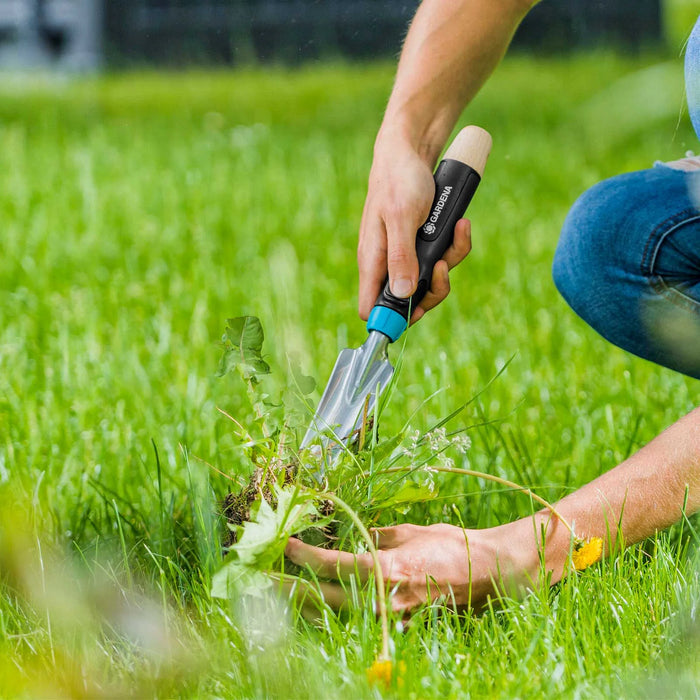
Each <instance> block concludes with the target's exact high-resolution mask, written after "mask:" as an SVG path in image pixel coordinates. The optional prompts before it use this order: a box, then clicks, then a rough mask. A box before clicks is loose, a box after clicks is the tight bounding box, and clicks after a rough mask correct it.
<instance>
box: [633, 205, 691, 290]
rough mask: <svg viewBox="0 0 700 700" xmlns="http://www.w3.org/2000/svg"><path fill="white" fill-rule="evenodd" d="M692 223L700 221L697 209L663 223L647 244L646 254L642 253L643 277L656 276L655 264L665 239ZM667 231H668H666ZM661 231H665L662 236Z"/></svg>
mask: <svg viewBox="0 0 700 700" xmlns="http://www.w3.org/2000/svg"><path fill="white" fill-rule="evenodd" d="M692 221H700V214H699V213H698V210H697V209H694V208H693V209H684V210H683V211H681V212H678V213H677V214H674V215H673V216H671V217H669V218H668V219H666V220H665V221H663V222H661V223H660V224H659V225H658V226H657V227H656V228H655V229H654V230H653V231H652V232H651V234H650V235H649V238H648V239H647V243H646V245H645V246H644V252H643V253H642V262H641V265H640V267H641V272H642V275H645V276H647V277H652V276H653V275H654V269H653V268H654V263H655V262H656V256H657V255H658V252H659V248H660V247H661V244H662V243H663V242H664V239H665V238H666V237H667V236H668V235H669V234H670V233H673V231H675V230H676V229H677V228H680V227H681V226H683V225H684V224H688V223H690V222H692ZM664 229H666V230H664ZM659 231H663V233H661V235H658V234H659Z"/></svg>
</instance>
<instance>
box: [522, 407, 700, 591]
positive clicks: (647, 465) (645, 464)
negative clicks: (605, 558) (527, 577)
mask: <svg viewBox="0 0 700 700" xmlns="http://www.w3.org/2000/svg"><path fill="white" fill-rule="evenodd" d="M555 507H556V509H557V510H558V511H559V512H560V513H561V515H562V516H563V517H564V518H566V519H567V520H568V521H569V522H570V523H571V524H572V525H573V528H574V531H575V532H576V535H577V536H578V537H583V538H589V537H600V538H602V540H603V542H604V548H605V551H606V552H610V551H611V550H612V549H614V548H615V547H616V546H617V545H618V544H619V545H622V544H624V545H630V544H634V543H635V542H639V541H640V540H643V539H644V538H646V537H649V536H651V535H653V534H654V533H655V532H657V531H659V530H663V529H665V528H667V527H669V526H671V525H672V524H673V523H675V522H677V521H678V520H680V518H681V517H682V514H683V512H685V513H686V514H687V515H690V514H692V513H695V512H697V511H698V510H700V408H696V409H695V410H694V411H692V412H691V413H689V414H688V415H687V416H685V417H684V418H682V419H681V420H679V421H678V422H676V423H674V424H673V425H672V426H671V427H670V428H668V429H667V430H665V431H664V432H663V433H661V435H659V436H658V437H656V438H655V439H654V440H652V441H651V442H650V443H649V444H648V445H646V446H645V447H643V448H642V449H641V450H639V452H637V453H636V454H634V455H632V456H631V457H630V458H629V459H627V460H625V461H624V462H622V463H621V464H619V465H618V466H617V467H615V468H614V469H612V470H611V471H609V472H607V473H606V474H603V475H602V476H600V477H598V478H597V479H595V480H594V481H592V482H590V483H589V484H586V485H585V486H583V487H582V488H580V489H578V490H577V491H576V492H574V493H572V494H571V495H569V496H567V497H566V498H563V499H562V500H561V501H559V502H558V503H557V504H556V506H555ZM684 509H685V511H684ZM543 527H544V528H545V530H546V536H545V560H546V566H547V569H549V570H551V571H552V575H553V578H554V580H555V581H556V580H559V579H560V578H561V576H562V574H563V572H564V569H565V566H566V563H567V557H568V552H569V541H570V535H569V532H568V531H567V530H566V528H565V527H563V526H562V525H561V524H560V523H557V522H556V519H552V518H550V516H549V514H547V513H545V512H541V513H538V514H537V515H536V516H535V518H534V519H533V518H525V519H523V520H521V521H518V528H519V533H520V536H521V537H523V538H528V539H529V541H530V549H532V545H533V542H537V543H541V539H542V538H541V532H542V528H543ZM528 530H529V533H530V534H529V535H528V534H527V531H528ZM620 536H622V540H623V542H618V539H619V537H620Z"/></svg>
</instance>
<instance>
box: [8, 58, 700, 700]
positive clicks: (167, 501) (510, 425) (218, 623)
mask: <svg viewBox="0 0 700 700" xmlns="http://www.w3.org/2000/svg"><path fill="white" fill-rule="evenodd" d="M664 60H665V59H664V58H663V57H659V56H642V57H638V58H636V59H632V58H620V57H615V56H613V55H610V54H591V55H583V56H578V57H575V58H570V59H561V60H552V59H531V58H527V57H522V56H520V57H519V56H515V57H512V58H509V59H507V60H506V61H505V63H504V64H503V65H502V67H501V68H500V69H499V71H498V73H497V74H496V76H495V77H494V79H493V80H492V81H491V82H490V83H489V85H488V86H487V88H486V89H485V90H484V91H483V93H482V94H481V95H480V96H479V97H478V98H477V100H476V101H475V102H474V104H473V105H472V106H471V107H470V108H469V109H468V111H467V113H466V114H465V116H464V117H463V120H462V122H461V123H462V124H467V123H476V124H479V125H481V126H484V127H485V128H487V129H489V131H491V133H492V134H493V138H494V149H493V154H492V158H491V160H490V162H489V164H488V166H487V170H486V174H485V178H484V181H483V183H482V185H481V187H480V190H479V192H478V193H477V196H476V198H475V200H474V203H473V205H472V206H471V208H470V218H471V219H472V221H473V245H474V250H473V253H472V254H471V255H470V257H469V258H468V260H467V261H466V262H465V263H464V264H463V265H462V266H461V267H460V268H459V269H458V270H456V271H455V272H454V273H453V276H452V288H453V292H452V294H451V296H450V297H449V299H448V300H447V301H446V302H445V303H444V304H443V305H442V306H440V307H439V308H438V309H436V310H435V311H433V312H431V313H430V314H429V315H428V316H427V317H426V318H425V319H424V320H423V321H421V323H420V324H418V325H417V326H416V327H415V329H413V330H412V331H411V332H410V334H409V335H408V340H407V344H406V347H405V353H404V356H403V367H402V370H401V376H400V379H399V381H398V383H397V386H396V391H395V394H394V397H393V399H392V402H391V404H390V405H389V406H388V408H387V409H386V411H385V413H384V416H383V420H382V426H381V432H382V434H383V435H387V436H389V435H392V434H393V433H394V432H396V431H397V430H398V429H399V428H400V427H401V426H402V425H403V423H404V421H405V420H406V419H407V417H408V416H409V415H410V414H411V413H413V412H414V411H416V415H415V417H414V418H413V419H412V425H413V426H414V427H415V428H417V429H425V428H427V427H428V426H430V425H431V424H433V423H434V422H435V421H436V420H438V419H440V418H441V417H443V416H445V415H447V414H448V413H450V411H452V410H453V409H454V408H456V407H457V406H459V405H460V404H462V403H464V402H465V401H466V400H468V399H469V398H470V397H472V396H474V395H475V394H476V393H477V392H478V391H480V390H481V389H482V388H483V387H484V386H485V385H486V384H487V383H488V382H489V380H491V379H492V378H493V377H494V375H495V374H496V373H497V372H498V371H499V370H500V369H501V368H502V367H503V365H504V363H506V362H507V361H508V360H509V359H510V358H511V357H512V358H513V359H512V361H511V362H510V364H509V365H508V367H507V368H506V370H505V372H503V373H502V374H501V375H500V376H499V377H498V378H497V379H496V380H495V381H494V382H493V383H492V384H491V385H490V386H489V387H488V388H487V389H486V391H485V392H484V393H483V394H481V395H480V396H479V397H478V399H477V400H476V401H475V402H474V403H472V404H471V405H470V406H469V407H468V408H467V409H466V410H465V411H464V412H463V413H462V414H461V415H460V416H458V417H457V418H455V419H454V421H453V423H452V424H451V425H452V427H454V428H455V429H457V428H460V427H465V426H472V425H477V424H482V423H488V424H487V425H482V426H481V427H473V428H471V429H470V430H469V435H470V436H471V439H472V447H471V449H470V450H469V452H468V453H467V455H466V456H465V457H464V458H463V460H464V465H465V466H470V467H471V468H473V469H478V470H482V471H487V472H491V473H494V474H498V475H500V476H503V477H506V478H510V479H512V480H515V481H519V482H520V483H522V484H524V485H526V486H529V487H531V488H533V489H534V490H535V491H536V492H538V493H540V494H541V495H542V496H544V497H545V498H548V499H550V500H555V499H557V498H558V497H560V496H562V495H563V494H565V493H567V492H569V491H570V490H572V489H575V488H576V487H577V486H579V485H581V484H583V483H585V482H587V481H589V480H591V479H592V478H594V477H595V476H597V475H599V474H600V473H602V472H604V471H606V470H608V469H610V468H611V467H613V466H614V465H615V464H617V463H618V462H619V461H621V460H622V459H624V458H625V457H626V456H627V455H628V454H630V452H631V451H633V450H635V449H636V448H638V447H640V446H641V445H643V444H645V443H646V442H648V441H649V440H650V439H651V438H652V437H653V436H654V435H656V434H658V433H659V432H660V431H661V430H663V429H664V428H665V427H667V426H668V425H670V424H671V423H672V422H673V421H675V420H676V419H677V418H679V417H680V416H682V415H684V414H685V413H686V412H688V411H689V410H690V409H691V408H693V407H694V406H696V405H698V401H699V397H700V391H699V390H700V386H699V385H698V383H697V382H694V381H692V380H689V379H686V378H684V377H682V376H679V375H677V374H674V373H673V372H670V371H667V370H664V369H661V368H659V367H656V366H653V365H651V364H649V363H646V362H644V361H642V360H639V359H636V358H634V357H631V356H630V355H627V354H625V353H624V352H622V351H620V350H618V349H616V348H613V347H611V346H610V345H608V344H607V343H606V342H605V341H603V340H602V339H601V338H600V337H598V336H597V335H596V333H595V332H594V331H592V330H591V329H589V328H588V327H587V326H586V325H585V324H584V323H583V322H582V321H580V320H579V319H577V318H576V316H575V315H574V314H573V313H572V312H571V311H570V310H569V309H568V308H567V306H566V304H565V302H564V301H563V300H562V299H561V298H559V297H558V295H557V292H556V290H555V288H554V285H553V283H552V280H551V275H550V266H551V261H552V256H553V253H554V249H555V246H556V242H557V236H558V232H559V229H560V227H561V224H562V222H563V219H564V217H565V215H566V212H567V210H568V207H569V206H570V205H571V203H572V202H573V201H574V200H575V199H576V197H577V196H578V195H579V194H580V193H581V192H583V191H584V190H585V189H586V188H587V187H589V186H591V185H592V184H594V183H595V182H597V181H599V180H601V179H603V178H605V177H609V176H611V175H614V174H616V173H618V172H623V171H628V170H634V169H640V168H646V167H649V166H650V165H651V163H652V162H653V161H654V160H656V159H662V160H663V159H673V158H678V157H681V156H682V155H683V154H684V153H685V151H687V150H688V149H693V148H698V143H697V139H696V137H695V135H694V134H693V132H692V129H691V127H690V124H689V122H688V119H687V114H686V112H685V110H684V109H683V93H682V82H681V81H682V63H681V61H680V59H676V60H673V61H670V62H664ZM392 72H393V68H392V66H390V65H388V64H382V65H358V66H353V67H344V66H319V67H309V68H305V69H303V70H300V71H297V72H286V71H284V70H281V69H279V70H266V71H262V70H250V71H240V72H233V73H229V72H218V73H186V74H172V75H163V74H127V75H115V76H107V77H103V78H99V79H76V80H67V81H58V82H57V81H49V82H43V81H41V80H39V79H22V78H16V79H10V78H7V79H5V80H4V81H3V82H2V83H1V84H0V158H1V160H2V165H1V167H0V226H1V235H2V238H1V240H2V246H1V252H0V503H2V506H1V507H0V576H1V577H2V579H1V580H2V582H1V583H0V586H1V588H0V595H1V598H0V696H2V697H12V696H22V697H44V696H52V697H55V696H61V697H95V696H109V697H114V696H125V695H126V696H129V695H130V696H134V697H217V698H218V697H221V698H257V697H260V698H262V697H285V698H286V697H294V698H297V697H299V698H304V697H309V698H318V697H329V698H330V697H339V698H357V697H377V696H379V695H380V689H378V688H376V687H374V688H372V687H370V686H369V685H368V683H367V680H366V675H365V669H366V668H367V667H368V666H370V665H371V663H372V661H373V659H374V658H375V656H376V654H377V651H378V648H379V643H380V629H379V625H378V623H377V621H376V620H375V619H374V616H373V614H372V613H371V612H369V607H368V605H367V604H366V603H365V604H363V603H362V595H361V592H360V591H356V597H357V599H358V603H359V605H358V607H357V608H355V609H354V610H352V611H349V612H347V613H345V614H343V615H341V616H335V615H332V614H331V613H330V612H328V613H327V614H326V615H325V616H324V618H323V621H322V623H321V624H319V625H311V624H309V623H307V622H305V621H304V620H303V619H301V618H300V617H299V616H298V615H297V614H296V612H295V609H294V606H293V605H289V604H283V603H274V602H272V601H270V600H267V599H252V600H238V601H233V602H231V603H226V602H222V601H219V600H215V599H212V598H211V597H210V595H209V589H210V585H211V577H212V574H213V572H214V571H215V570H216V569H217V568H218V567H219V566H220V563H221V553H220V546H219V543H220V539H221V531H222V523H221V522H220V518H219V517H218V515H217V501H218V500H219V499H221V498H223V496H224V495H225V494H226V492H227V490H228V488H229V486H230V485H231V482H230V481H229V480H228V479H227V478H226V476H225V475H231V476H233V477H234V478H244V477H245V476H246V475H247V473H248V471H249V469H250V467H249V465H248V463H247V462H246V460H245V459H244V457H243V453H242V451H241V449H240V447H239V445H238V443H237V441H236V440H235V439H234V435H233V429H232V428H233V426H232V424H231V422H230V421H229V420H228V419H227V418H226V417H225V416H223V415H222V414H221V413H220V412H219V411H217V407H219V408H221V409H224V410H225V411H226V412H228V413H229V414H231V415H233V416H235V417H236V418H237V419H238V420H239V421H240V422H242V423H244V424H246V425H251V426H253V429H257V428H255V426H254V416H253V414H252V412H251V409H250V406H249V404H248V402H247V399H246V392H245V388H244V387H243V386H242V385H239V384H238V383H236V381H235V380H234V379H233V378H231V377H225V378H217V377H216V376H215V375H216V368H217V363H218V360H219V356H220V354H221V349H220V347H219V341H220V338H221V334H222V331H223V329H224V325H225V320H226V318H227V317H230V316H238V315H243V314H253V315H256V316H258V317H259V318H260V319H261V320H262V323H263V325H264V327H265V331H266V344H265V348H266V354H267V358H266V359H267V360H268V362H269V364H270V365H271V366H272V368H273V374H272V375H271V377H270V378H269V379H268V380H266V381H268V386H269V387H270V392H271V393H273V394H274V393H275V391H277V390H278V389H279V388H280V387H282V386H284V384H285V382H286V381H287V377H288V375H289V372H290V369H289V367H290V364H295V363H298V364H299V365H300V366H301V369H302V370H303V371H304V373H305V374H309V375H312V376H313V377H315V378H316V379H317V382H318V384H319V385H320V388H322V386H323V384H324V383H325V381H326V379H327V377H328V374H329V372H330V370H331V367H332V365H333V361H334V359H335V357H336V355H337V353H338V352H339V350H340V349H342V348H343V347H347V346H357V345H358V344H359V343H361V342H362V341H363V339H364V327H363V324H362V323H361V322H360V321H359V319H358V317H357V312H356V265H355V246H356V235H357V227H358V223H359V219H360V214H361V210H362V204H363V198H364V193H365V183H366V177H367V172H368V169H369V165H370V161H371V153H372V142H373V138H374V134H375V132H376V129H377V127H378V124H379V121H380V118H381V113H382V109H383V106H384V104H385V101H386V97H387V94H388V91H389V89H390V86H391V81H392ZM651 96H653V98H652V97H651ZM392 350H393V355H392V356H393V357H394V358H395V357H396V354H397V351H398V349H392ZM436 392H437V393H436ZM434 394H435V396H433V395H434ZM429 397H432V398H430V399H429ZM317 399H318V390H317V391H316V393H315V394H314V400H317ZM426 399H429V400H428V401H427V403H424V402H426ZM304 420H305V419H302V420H301V421H300V428H301V426H302V425H303V422H304ZM529 512H532V505H531V503H530V501H529V499H527V498H525V497H523V495H522V494H519V493H515V492H511V491H504V490H503V489H494V488H493V487H492V486H485V485H484V484H483V483H482V482H478V481H476V480H474V479H472V478H468V479H463V478H461V477H459V478H458V477H455V476H450V477H446V478H441V479H440V496H439V497H438V498H435V499H434V500H432V501H430V502H429V503H426V504H421V505H416V506H414V507H413V508H412V509H411V510H409V512H408V513H406V515H405V516H403V519H405V520H406V521H411V522H418V523H427V522H438V521H448V522H452V523H454V524H458V523H459V520H460V519H462V520H463V521H464V523H465V525H466V526H468V527H488V526H492V525H495V524H498V523H502V522H506V521H508V520H511V519H514V518H515V517H518V516H521V515H525V514H527V513H529ZM699 525H700V521H699V520H698V519H697V518H695V519H691V520H690V521H689V522H686V523H684V525H683V526H677V527H675V528H674V529H672V530H671V531H670V532H668V533H661V534H659V535H658V536H657V537H656V538H654V539H653V540H650V541H648V542H645V543H643V544H642V545H640V546H637V547H634V548H631V549H629V550H628V551H627V552H626V553H625V554H624V555H620V556H617V557H615V558H614V559H612V560H609V561H605V562H602V563H601V564H598V565H596V566H594V567H592V568H591V569H589V570H587V571H586V572H584V573H582V574H580V575H577V576H572V577H570V578H568V579H567V580H565V581H564V582H563V583H562V584H560V585H558V586H557V587H555V588H554V589H552V590H546V589H545V590H540V591H538V592H536V593H533V594H531V595H529V596H527V597H525V598H524V599H523V600H507V601H504V602H503V604H502V606H500V607H494V608H493V609H492V610H490V611H489V612H487V613H486V614H484V615H481V616H478V617H473V616H472V617H469V616H460V615H456V614H451V613H446V612H444V611H441V610H439V609H438V608H432V609H426V610H423V611H422V612H420V613H419V614H418V615H417V617H416V619H415V620H414V621H413V623H412V624H411V625H409V626H407V627H405V629H402V627H403V626H402V625H401V624H400V623H399V621H397V620H394V621H393V622H392V626H393V633H392V640H393V645H394V649H393V651H394V653H395V657H396V659H397V660H401V661H402V662H403V664H405V665H404V666H401V668H402V669H403V670H402V671H400V675H401V679H400V681H398V682H399V683H400V688H399V687H396V688H394V689H393V690H389V691H387V693H388V694H389V695H391V694H392V693H394V692H396V693H397V694H399V695H401V696H402V697H414V698H445V697H464V696H473V697H482V696H490V697H513V696H517V697H534V696H542V695H544V696H560V695H561V694H564V695H566V696H570V697H580V696H615V697H619V696H621V695H625V696H640V695H641V696H655V697H656V696H665V697H668V696H673V695H683V696H686V697H687V696H693V695H696V694H697V683H698V682H699V681H700V664H699V661H698V659H700V646H699V645H698V639H700V621H699V620H698V617H697V615H698V612H697V611H698V604H699V603H700V569H698V557H697V554H696V549H697V544H698V537H697V536H696V535H695V534H694V532H693V529H692V528H695V532H697V528H698V526H699Z"/></svg>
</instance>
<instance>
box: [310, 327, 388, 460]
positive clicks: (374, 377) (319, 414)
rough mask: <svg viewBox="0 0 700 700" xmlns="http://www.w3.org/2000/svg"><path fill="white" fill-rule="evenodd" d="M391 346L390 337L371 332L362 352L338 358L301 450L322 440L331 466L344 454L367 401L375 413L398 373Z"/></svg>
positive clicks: (357, 351) (344, 351)
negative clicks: (343, 451) (380, 397)
mask: <svg viewBox="0 0 700 700" xmlns="http://www.w3.org/2000/svg"><path fill="white" fill-rule="evenodd" d="M388 345H389V338H387V336H385V335H384V334H383V333H379V332H378V331H371V332H370V334H369V336H368V337H367V340H366V341H365V342H364V343H363V345H361V346H360V347H359V348H357V349H356V350H343V351H342V352H341V353H340V355H338V359H337V360H336V362H335V367H334V368H333V372H332V373H331V377H330V379H329V380H328V384H327V385H326V388H325V390H324V392H323V396H322V397H321V401H320V403H319V404H318V408H317V409H316V415H315V416H314V418H313V420H312V421H311V425H310V426H309V429H308V430H307V431H306V434H305V435H304V439H303V440H302V441H301V448H305V447H309V445H311V444H312V443H313V442H314V441H315V440H316V439H317V438H319V437H320V439H321V442H322V443H323V445H324V446H325V447H326V451H327V453H329V454H330V461H331V462H332V461H333V459H334V457H335V456H337V455H338V454H340V451H341V449H342V445H343V444H344V443H345V441H346V440H347V439H348V437H349V436H350V435H351V434H352V433H353V431H354V430H356V429H357V427H358V426H359V423H360V421H361V419H362V413H363V410H364V407H365V402H366V401H367V397H369V406H368V410H372V409H373V408H374V405H375V403H376V401H377V397H378V396H379V394H381V392H382V390H383V389H384V388H385V387H386V385H387V384H388V383H389V380H390V379H391V375H392V374H393V373H394V368H393V367H392V366H391V364H390V362H389V357H388V355H387V347H388Z"/></svg>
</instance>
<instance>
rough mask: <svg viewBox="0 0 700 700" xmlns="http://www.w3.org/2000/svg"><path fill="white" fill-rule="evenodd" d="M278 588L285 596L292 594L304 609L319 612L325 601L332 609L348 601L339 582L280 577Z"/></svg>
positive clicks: (336, 608)
mask: <svg viewBox="0 0 700 700" xmlns="http://www.w3.org/2000/svg"><path fill="white" fill-rule="evenodd" d="M279 588H280V590H281V591H283V592H284V594H285V595H287V596H294V597H295V599H296V601H297V602H298V603H299V604H300V605H301V606H302V608H303V610H304V611H310V612H315V613H319V612H320V611H321V610H322V608H323V604H324V603H325V604H326V605H328V606H329V607H330V608H332V609H333V610H340V609H341V608H342V607H343V606H344V605H346V604H347V602H348V595H347V593H346V592H345V589H344V588H343V586H341V585H340V584H339V583H325V582H323V581H316V582H315V583H313V584H312V583H310V582H308V581H303V580H301V579H286V578H285V579H282V580H281V581H280V584H279Z"/></svg>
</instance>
